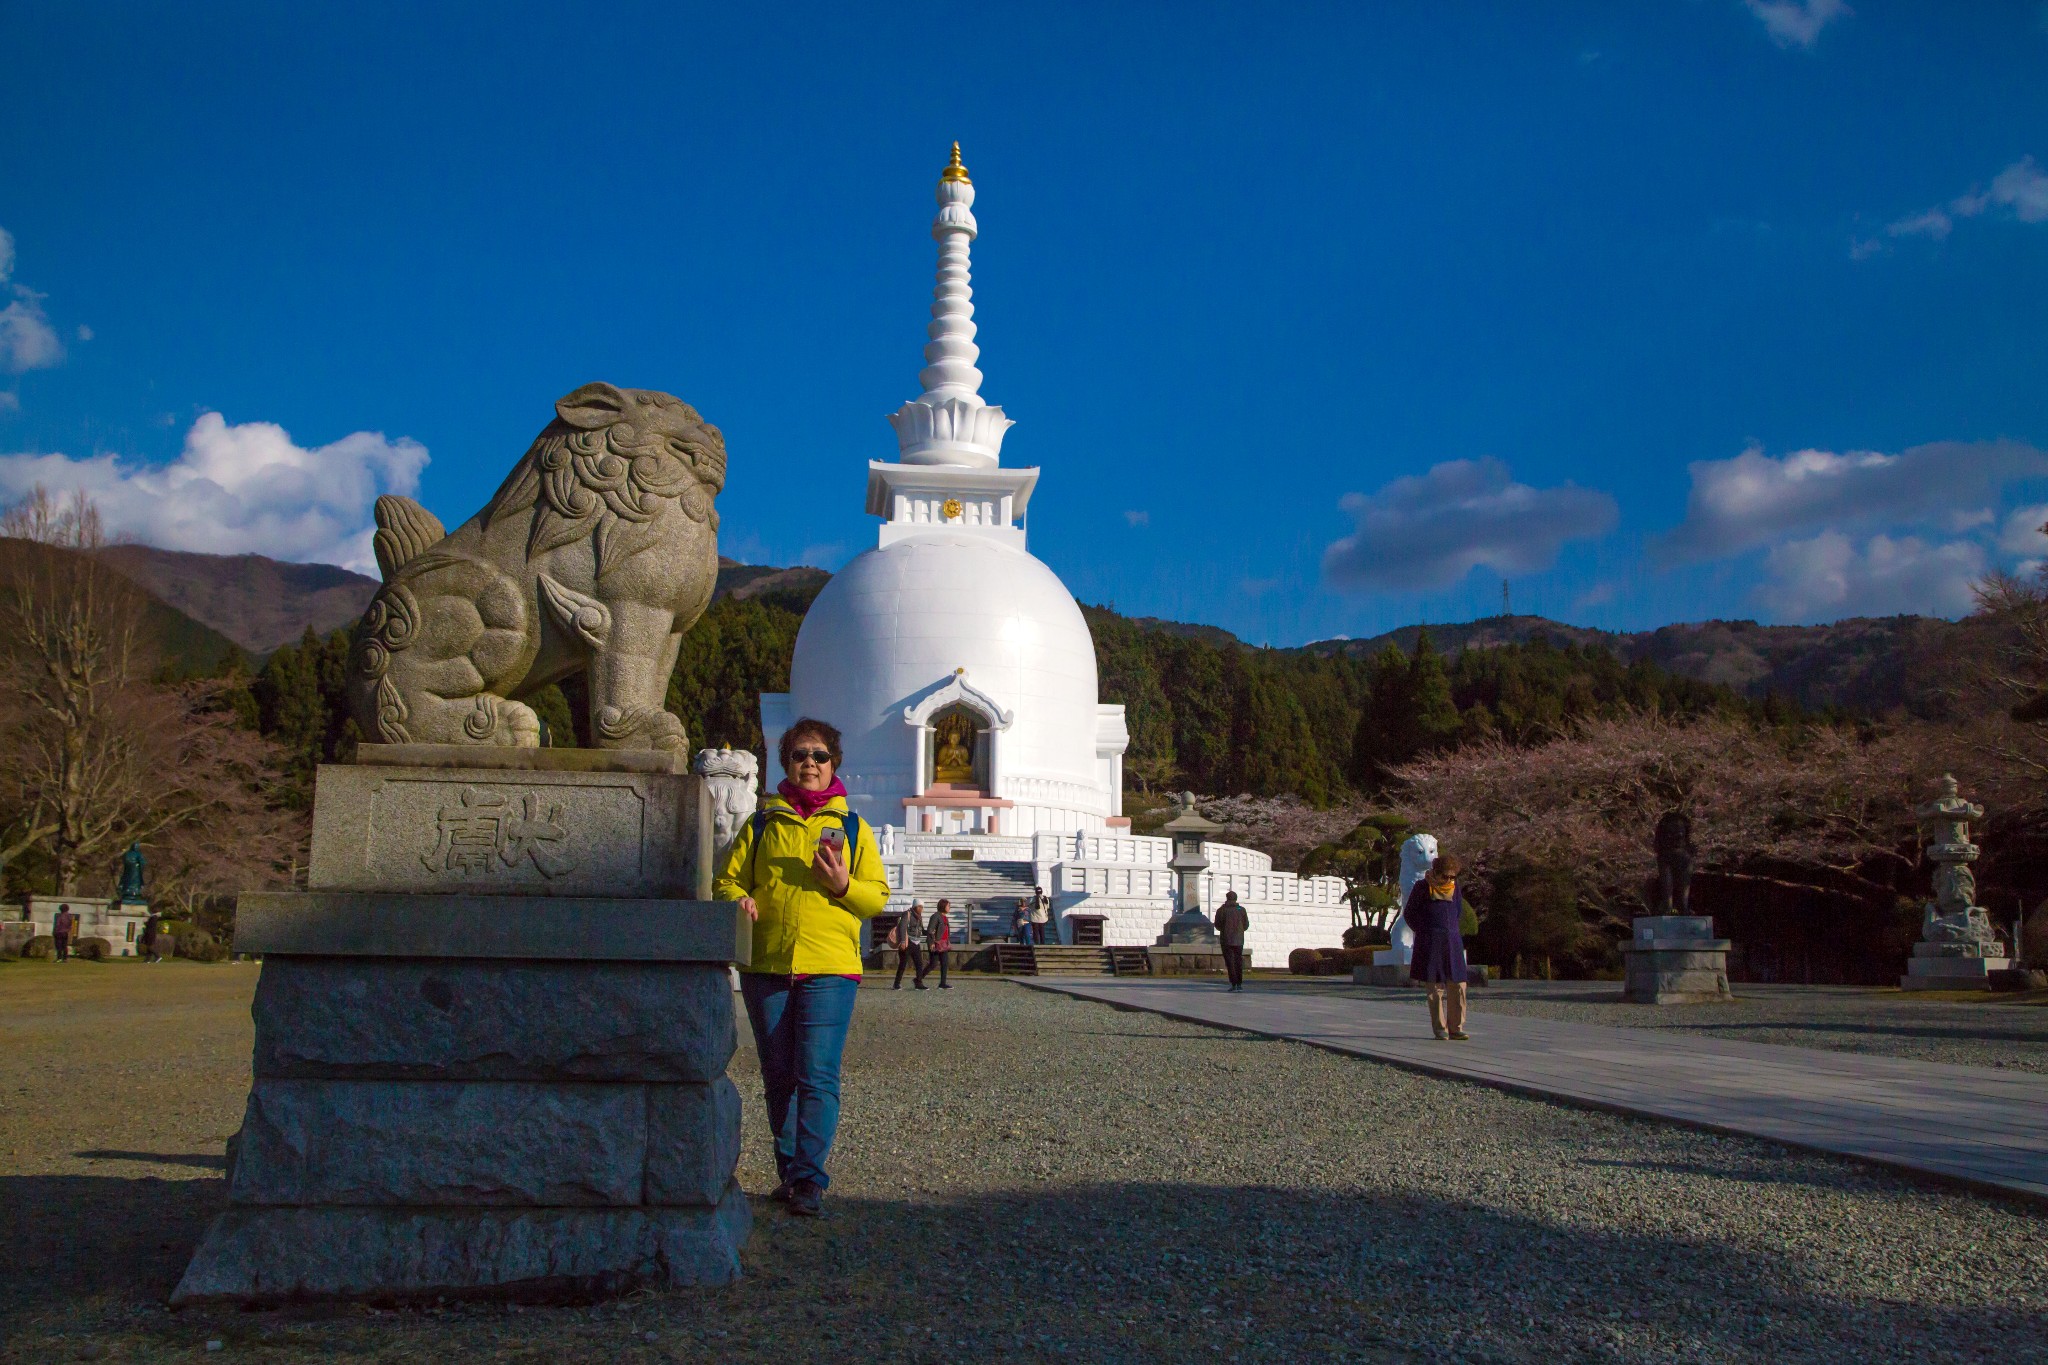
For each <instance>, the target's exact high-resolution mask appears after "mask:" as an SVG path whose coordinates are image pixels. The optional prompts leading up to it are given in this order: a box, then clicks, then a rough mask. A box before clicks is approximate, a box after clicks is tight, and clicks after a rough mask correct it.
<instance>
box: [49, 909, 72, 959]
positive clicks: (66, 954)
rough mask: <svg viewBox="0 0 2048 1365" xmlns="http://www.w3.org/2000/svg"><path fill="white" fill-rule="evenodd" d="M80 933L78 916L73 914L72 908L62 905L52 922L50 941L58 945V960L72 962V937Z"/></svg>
mask: <svg viewBox="0 0 2048 1365" xmlns="http://www.w3.org/2000/svg"><path fill="white" fill-rule="evenodd" d="M77 932H78V916H76V915H74V914H72V913H71V907H70V906H68V905H60V906H58V907H57V914H56V917H55V918H54V919H52V920H51V921H50V939H51V941H52V942H54V943H55V944H56V945H57V960H58V961H59V962H69V961H70V960H71V936H72V935H73V934H75V933H77Z"/></svg>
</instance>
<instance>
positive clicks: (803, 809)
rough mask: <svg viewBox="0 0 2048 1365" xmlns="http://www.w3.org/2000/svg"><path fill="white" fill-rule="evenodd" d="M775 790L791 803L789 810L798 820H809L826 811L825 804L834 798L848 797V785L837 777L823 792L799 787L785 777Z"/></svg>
mask: <svg viewBox="0 0 2048 1365" xmlns="http://www.w3.org/2000/svg"><path fill="white" fill-rule="evenodd" d="M775 790H776V792H777V793H779V794H780V795H781V797H782V799H783V800H785V801H787V802H789V808H790V809H791V810H793V811H795V812H796V815H797V819H799V820H808V819H810V818H811V817H812V816H813V815H816V814H817V813H818V812H819V811H821V810H823V809H825V803H826V802H827V801H830V800H831V799H832V798H833V797H835V796H844V795H846V784H845V783H843V782H841V781H840V780H839V779H838V778H836V777H835V778H833V779H832V785H831V786H829V787H827V788H825V790H823V791H821V792H814V791H811V790H810V789H808V788H806V787H799V786H798V785H797V784H796V783H794V782H792V781H790V780H789V779H788V778H786V777H785V778H783V779H782V785H780V786H778V787H777V788H776V789H775Z"/></svg>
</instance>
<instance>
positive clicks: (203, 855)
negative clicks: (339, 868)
mask: <svg viewBox="0 0 2048 1365" xmlns="http://www.w3.org/2000/svg"><path fill="white" fill-rule="evenodd" d="M221 686H222V685H221V684H219V683H211V682H205V683H189V684H185V685H183V686H181V687H179V688H177V689H175V690H174V696H175V697H176V699H177V701H178V702H179V704H180V705H181V706H182V707H183V708H184V716H183V725H182V728H181V732H180V735H179V739H178V748H179V751H180V752H179V754H178V761H179V763H180V766H181V768H182V769H183V771H184V772H185V773H186V774H187V781H186V784H185V786H184V788H183V790H182V792H180V793H179V801H178V804H179V805H181V806H182V807H183V808H184V809H185V810H186V811H187V812H188V813H187V814H186V815H185V816H184V817H183V818H181V819H178V820H174V821H172V822H170V823H167V824H164V825H161V826H159V828H158V831H157V833H156V836H155V838H154V839H153V841H152V842H151V844H150V869H151V880H150V900H151V903H152V904H156V905H160V906H166V907H169V908H172V909H174V910H176V911H177V912H178V913H179V914H180V916H181V917H184V918H189V917H190V916H191V915H192V913H193V911H194V909H195V908H196V906H197V905H198V904H199V903H200V902H202V901H205V900H207V899H209V898H211V897H214V896H218V895H223V894H232V893H235V892H240V891H258V890H270V889H284V888H288V887H290V886H292V885H293V884H294V883H295V882H296V880H297V878H298V875H299V872H300V870H301V869H303V868H304V866H305V864H306V845H307V840H308V838H309V836H310V834H311V818H310V816H309V814H308V813H307V812H304V811H293V810H289V809H287V808H286V807H285V806H284V804H283V803H282V801H280V800H279V790H280V786H281V783H282V779H283V773H284V763H285V753H284V750H283V748H282V747H281V746H280V745H278V744H276V743H273V742H272V741H270V740H267V739H264V738H263V737H262V736H260V735H258V734H256V733H255V732H254V731H251V730H247V729H244V728H243V727H242V726H241V725H240V724H238V723H237V721H236V719H235V716H234V714H233V712H232V711H231V710H229V709H228V707H227V706H226V705H225V704H224V702H223V701H222V699H221V697H220V691H221Z"/></svg>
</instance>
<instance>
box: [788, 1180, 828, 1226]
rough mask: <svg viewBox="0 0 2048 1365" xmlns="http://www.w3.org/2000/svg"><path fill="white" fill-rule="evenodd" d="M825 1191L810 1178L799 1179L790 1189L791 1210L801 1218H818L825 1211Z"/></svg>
mask: <svg viewBox="0 0 2048 1365" xmlns="http://www.w3.org/2000/svg"><path fill="white" fill-rule="evenodd" d="M824 1200H825V1192H824V1191H823V1190H821V1189H819V1188H818V1187H817V1186H816V1185H813V1184H812V1183H811V1182H810V1181H808V1180H799V1181H797V1182H796V1184H795V1185H794V1186H792V1187H791V1188H790V1191H789V1211H790V1212H791V1213H793V1214H795V1215H796V1216H797V1217H799V1218H816V1217H817V1216H818V1215H819V1214H821V1213H823V1212H824V1211H825V1209H824Z"/></svg>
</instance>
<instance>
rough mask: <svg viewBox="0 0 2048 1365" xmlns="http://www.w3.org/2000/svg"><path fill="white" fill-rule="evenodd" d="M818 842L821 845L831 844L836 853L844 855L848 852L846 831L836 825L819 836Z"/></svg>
mask: <svg viewBox="0 0 2048 1365" xmlns="http://www.w3.org/2000/svg"><path fill="white" fill-rule="evenodd" d="M818 843H819V844H820V845H830V847H831V849H832V851H833V852H834V853H837V854H839V855H840V856H841V857H844V856H845V854H846V831H845V830H843V829H840V828H838V827H836V826H834V827H833V828H830V829H827V830H826V831H825V832H824V833H823V834H820V835H819V836H818Z"/></svg>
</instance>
